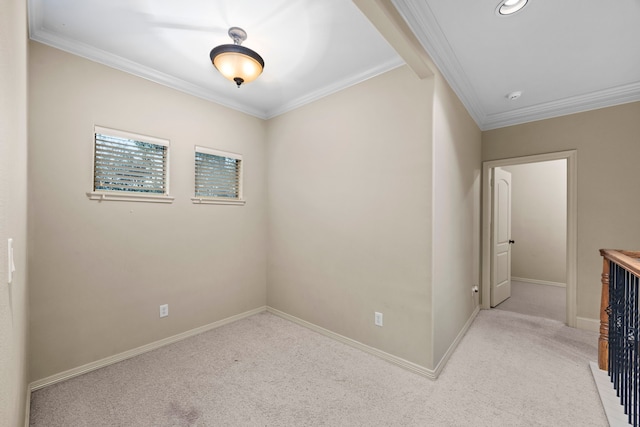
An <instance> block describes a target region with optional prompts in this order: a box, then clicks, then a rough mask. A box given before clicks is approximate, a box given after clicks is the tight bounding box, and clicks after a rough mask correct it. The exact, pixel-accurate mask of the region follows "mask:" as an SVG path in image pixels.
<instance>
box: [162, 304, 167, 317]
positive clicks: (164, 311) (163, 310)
mask: <svg viewBox="0 0 640 427" xmlns="http://www.w3.org/2000/svg"><path fill="white" fill-rule="evenodd" d="M168 315H169V304H162V305H161V306H160V317H167V316H168Z"/></svg>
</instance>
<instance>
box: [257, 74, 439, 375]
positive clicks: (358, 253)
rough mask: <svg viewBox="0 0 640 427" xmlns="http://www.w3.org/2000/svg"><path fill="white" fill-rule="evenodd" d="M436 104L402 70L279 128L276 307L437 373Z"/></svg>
mask: <svg viewBox="0 0 640 427" xmlns="http://www.w3.org/2000/svg"><path fill="white" fill-rule="evenodd" d="M432 96H433V80H432V79H426V80H419V79H418V78H417V77H415V75H414V74H413V73H412V72H411V71H410V70H409V69H408V68H407V67H401V68H399V69H396V70H394V71H391V72H388V73H386V74H383V75H381V76H378V77H375V78H373V79H370V80H368V81H365V82H363V83H360V84H358V85H356V86H353V87H351V88H348V89H346V90H343V91H341V92H338V93H336V94H333V95H331V96H329V97H326V98H324V99H321V100H319V101H317V102H314V103H313V104H310V105H307V106H304V107H302V108H299V109H297V110H295V111H292V112H290V113H287V114H285V115H282V116H280V117H277V118H274V119H272V120H270V121H269V124H268V150H267V156H268V193H269V250H268V253H269V255H268V264H269V268H268V278H269V279H268V282H269V288H268V303H269V305H270V306H272V307H274V308H276V309H278V310H281V311H284V312H286V313H288V314H291V315H293V316H296V317H298V318H301V319H304V320H306V321H308V322H311V323H314V324H316V325H319V326H321V327H323V328H326V329H329V330H331V331H333V332H336V333H338V334H341V335H344V336H347V337H349V338H351V339H354V340H357V341H359V342H362V343H364V344H367V345H370V346H373V347H375V348H378V349H381V350H383V351H385V352H388V353H391V354H393V355H395V356H398V357H401V358H403V359H406V360H408V361H411V362H413V363H416V364H419V365H421V366H424V367H427V368H431V366H432V360H431V358H432V354H431V338H432V337H431V286H430V282H431V265H430V261H431V209H432V205H431V151H432V147H431V133H432V127H431V126H432V123H431V117H432V101H431V100H432ZM375 311H379V312H382V313H383V315H384V326H383V327H382V328H380V327H376V326H374V312H375Z"/></svg>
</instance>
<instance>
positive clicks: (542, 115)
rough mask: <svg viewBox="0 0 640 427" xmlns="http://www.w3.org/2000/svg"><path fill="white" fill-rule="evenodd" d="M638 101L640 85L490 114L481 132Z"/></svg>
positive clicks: (630, 85)
mask: <svg viewBox="0 0 640 427" xmlns="http://www.w3.org/2000/svg"><path fill="white" fill-rule="evenodd" d="M636 101H640V82H637V83H632V84H628V85H622V86H616V87H613V88H609V89H605V90H601V91H596V92H592V93H588V94H585V95H579V96H572V97H569V98H564V99H559V100H556V101H552V102H545V103H543V104H538V105H533V106H531V107H525V108H519V109H517V110H512V111H507V112H504V113H496V114H489V115H487V116H486V117H485V118H484V120H483V122H482V126H480V128H481V129H482V130H483V131H484V130H491V129H497V128H501V127H506V126H514V125H519V124H523V123H528V122H534V121H538V120H544V119H551V118H554V117H560V116H566V115H569V114H575V113H581V112H584V111H590V110H597V109H599V108H605V107H612V106H614V105H620V104H627V103H629V102H636Z"/></svg>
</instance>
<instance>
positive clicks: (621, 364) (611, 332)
mask: <svg viewBox="0 0 640 427" xmlns="http://www.w3.org/2000/svg"><path fill="white" fill-rule="evenodd" d="M600 254H601V255H602V257H603V264H602V299H601V305H600V338H599V339H598V367H599V368H600V369H602V370H607V373H608V375H609V379H610V380H611V383H612V386H613V389H614V390H615V392H616V395H617V396H618V397H619V399H620V404H621V405H622V407H623V408H624V413H625V414H626V415H627V421H628V422H629V424H631V425H632V426H634V427H638V426H640V252H631V251H616V250H607V249H602V250H600Z"/></svg>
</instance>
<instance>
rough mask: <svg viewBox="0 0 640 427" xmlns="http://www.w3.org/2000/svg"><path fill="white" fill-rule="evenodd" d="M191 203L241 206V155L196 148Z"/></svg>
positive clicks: (242, 202)
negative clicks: (193, 188)
mask: <svg viewBox="0 0 640 427" xmlns="http://www.w3.org/2000/svg"><path fill="white" fill-rule="evenodd" d="M191 200H192V201H193V202H194V203H214V204H234V205H240V204H244V200H242V155H240V154H234V153H226V152H224V151H218V150H213V149H211V148H206V147H199V146H196V149H195V192H194V197H193V198H192V199H191Z"/></svg>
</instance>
